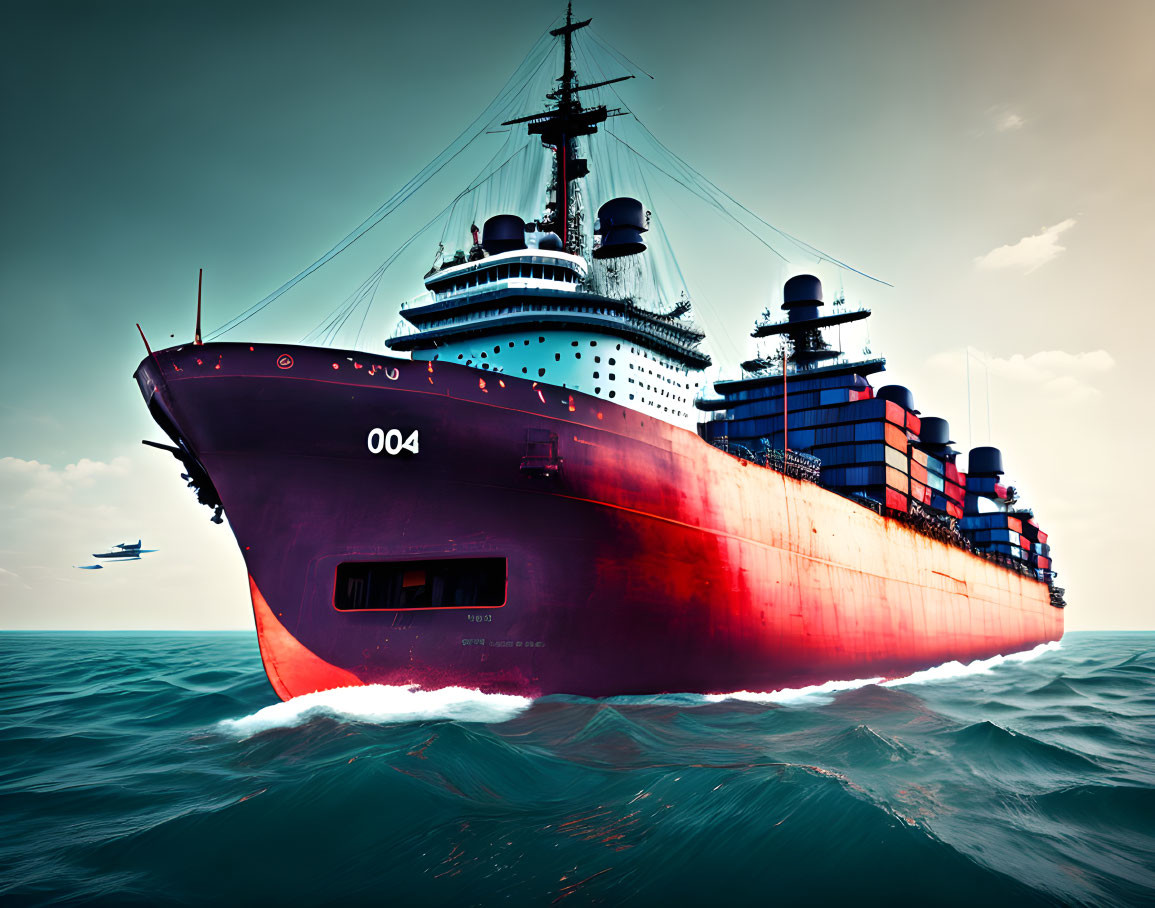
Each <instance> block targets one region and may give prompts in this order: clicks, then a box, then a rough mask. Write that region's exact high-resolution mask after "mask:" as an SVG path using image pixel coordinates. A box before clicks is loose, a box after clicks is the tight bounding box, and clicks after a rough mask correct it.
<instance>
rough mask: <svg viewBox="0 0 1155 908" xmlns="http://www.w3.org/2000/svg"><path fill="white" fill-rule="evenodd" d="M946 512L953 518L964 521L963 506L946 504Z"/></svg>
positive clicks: (950, 502) (951, 503)
mask: <svg viewBox="0 0 1155 908" xmlns="http://www.w3.org/2000/svg"><path fill="white" fill-rule="evenodd" d="M946 512H947V514H949V515H950V516H951V517H957V518H959V519H960V520H961V519H962V515H963V509H962V505H958V504H955V503H954V502H953V501H948V502H947V503H946Z"/></svg>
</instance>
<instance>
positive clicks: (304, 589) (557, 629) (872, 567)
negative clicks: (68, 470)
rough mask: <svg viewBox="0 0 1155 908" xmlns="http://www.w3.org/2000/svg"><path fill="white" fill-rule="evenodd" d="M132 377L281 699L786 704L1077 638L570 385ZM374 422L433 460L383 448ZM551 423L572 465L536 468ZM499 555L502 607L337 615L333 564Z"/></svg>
mask: <svg viewBox="0 0 1155 908" xmlns="http://www.w3.org/2000/svg"><path fill="white" fill-rule="evenodd" d="M137 379H138V382H139V384H140V387H141V390H142V393H143V394H144V396H145V399H146V401H148V402H149V405H150V409H151V410H152V412H153V414H154V416H155V417H156V418H157V419H158V422H159V423H160V424H161V425H162V427H163V428H165V429H166V431H167V432H168V433H169V434H170V435H171V436H172V437H173V438H174V440H178V439H179V440H180V441H181V443H182V444H184V445H185V446H186V447H187V449H188V451H190V452H191V453H192V454H193V455H194V456H195V458H196V460H197V461H199V464H200V465H201V466H203V468H204V470H205V471H206V472H207V474H208V476H209V477H211V480H212V483H213V485H214V486H215V489H216V491H217V492H218V493H219V496H220V500H221V502H222V503H223V505H224V508H225V511H226V513H227V515H228V518H229V523H230V526H231V527H232V530H233V532H234V534H235V535H236V538H237V542H238V544H239V545H240V549H241V552H242V554H243V556H244V559H245V563H246V566H247V568H248V573H249V582H250V590H251V593H252V598H253V606H254V612H255V615H256V623H257V630H258V634H259V636H260V645H261V654H262V657H263V659H264V664H265V668H266V670H267V672H268V675H269V679H270V681H271V682H272V685H273V687H274V689H275V690H276V692H277V693H278V695H280V696H281V697H283V698H288V697H292V696H297V695H300V694H305V693H310V692H312V691H315V690H320V689H325V688H330V687H339V686H345V685H350V684H373V683H382V684H419V685H422V686H425V687H444V686H448V685H460V686H464V687H470V688H478V689H481V690H483V691H493V692H505V693H510V692H513V693H522V694H530V695H539V694H548V693H572V694H582V695H588V696H602V695H612V694H637V693H654V692H662V691H696V692H723V691H734V690H773V689H780V688H783V687H797V686H801V685H805V684H811V683H819V682H823V681H827V680H831V679H850V678H863V677H876V676H896V675H900V674H904V673H907V672H910V671H912V670H916V669H919V668H925V667H928V666H931V665H935V664H938V663H941V662H944V661H948V660H951V659H957V660H960V661H964V662H965V661H969V660H973V659H979V658H984V657H989V656H993V655H996V654H999V653H1009V652H1014V651H1018V650H1023V649H1028V648H1030V647H1032V646H1035V645H1037V644H1039V643H1043V642H1046V641H1051V640H1057V639H1059V638H1060V637H1061V636H1062V633H1063V612H1062V610H1061V609H1058V608H1055V607H1053V606H1052V605H1051V604H1050V598H1049V591H1048V588H1047V586H1046V585H1045V584H1043V583H1041V582H1038V581H1036V580H1033V579H1030V578H1027V577H1024V576H1021V575H1019V574H1016V573H1014V572H1012V571H1009V570H1006V569H1004V568H1002V567H1000V566H998V565H996V564H994V563H991V562H989V561H986V560H984V559H981V558H979V557H977V556H974V555H971V554H970V553H968V552H965V551H963V550H962V549H959V548H956V547H953V546H950V545H947V544H944V543H942V542H939V541H936V540H933V539H930V538H928V537H926V536H923V535H921V534H919V533H918V532H916V531H914V530H913V529H911V528H909V527H907V526H906V525H904V524H902V523H899V522H896V521H893V520H889V519H887V518H884V517H881V516H879V515H878V514H875V513H873V512H872V511H870V510H867V509H866V508H863V507H861V506H859V505H857V504H855V503H853V502H851V501H849V500H847V499H845V498H843V497H841V496H839V495H837V494H835V493H833V492H830V491H828V490H825V489H823V488H821V487H819V486H816V485H813V484H809V483H804V482H800V481H797V480H794V479H791V478H788V477H785V476H783V475H781V474H779V473H776V472H774V471H771V470H769V469H766V468H763V467H760V466H757V465H754V464H750V463H747V462H745V461H741V460H738V459H736V458H734V457H732V456H730V455H728V454H725V453H723V452H722V451H719V450H717V449H715V448H713V447H711V446H710V445H708V444H707V443H706V442H704V441H703V440H702V439H700V438H699V437H698V436H697V435H695V434H694V433H692V432H689V431H686V430H684V429H681V428H677V427H675V426H672V425H670V424H667V423H665V422H662V421H659V420H655V419H653V418H651V417H647V416H642V415H640V414H639V413H637V412H635V411H633V410H629V409H626V408H624V407H619V406H616V405H614V404H613V403H609V402H606V401H603V400H599V399H597V398H593V397H588V396H585V395H582V394H580V393H576V392H573V393H571V392H569V391H567V390H565V389H562V388H556V387H552V386H548V385H540V384H535V383H533V382H530V381H528V380H525V379H519V378H514V377H511V376H506V375H498V374H495V373H487V372H478V371H477V370H474V369H467V368H464V367H461V366H456V365H451V364H447V363H440V362H435V363H426V362H418V361H413V362H411V361H408V360H397V359H392V358H388V357H373V356H366V355H364V354H360V353H352V352H349V351H331V350H324V349H318V348H307V347H274V346H270V345H251V346H250V345H247V344H208V345H204V346H199V347H183V348H174V349H171V350H165V351H160V352H158V353H156V354H155V355H154V356H152V357H150V358H149V359H146V360H145V361H144V362H143V363H141V365H140V367H139V368H138V370H137ZM374 428H381V429H382V430H385V431H387V430H388V429H390V428H397V429H400V430H402V431H403V433H404V434H405V435H408V434H409V433H410V432H411V431H413V430H416V431H417V432H418V433H419V437H420V448H419V452H418V453H415V454H413V453H410V452H401V453H400V455H399V456H390V455H389V454H388V453H386V454H380V453H379V454H376V455H375V454H373V453H371V452H370V449H369V446H368V444H367V439H368V436H369V433H370V431H371V430H372V429H374ZM549 432H552V433H554V434H556V436H557V440H558V452H557V453H558V455H559V457H560V459H561V464H560V468H559V469H558V470H557V471H556V473H549V472H546V471H544V470H525V469H522V459H523V457H524V456H525V455H526V453H527V437H529V436H532V435H533V433H539V434H540V433H549ZM534 437H536V436H534ZM482 557H490V558H503V559H506V565H507V568H506V584H507V585H506V590H505V596H504V604H500V606H499V607H491V608H482V607H477V608H472V607H471V608H449V607H445V608H414V609H383V610H359V611H342V610H339V609H338V608H336V607H335V604H334V603H335V598H334V597H335V590H336V585H337V579H336V578H337V576H338V572H339V566H340V565H342V564H349V563H355V562H378V563H389V562H405V563H411V562H421V561H425V560H434V561H435V560H439V559H472V558H482Z"/></svg>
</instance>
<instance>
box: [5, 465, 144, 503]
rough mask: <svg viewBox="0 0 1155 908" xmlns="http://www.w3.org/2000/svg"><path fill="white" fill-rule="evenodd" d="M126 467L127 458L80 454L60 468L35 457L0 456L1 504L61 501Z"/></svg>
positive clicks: (123, 472)
mask: <svg viewBox="0 0 1155 908" xmlns="http://www.w3.org/2000/svg"><path fill="white" fill-rule="evenodd" d="M128 469H129V462H128V458H127V457H117V458H115V459H113V460H112V461H111V462H109V463H104V462H103V461H100V460H90V459H88V458H87V457H82V458H81V459H80V460H78V461H77V462H76V463H70V464H68V465H67V466H65V467H64V468H63V469H56V468H55V467H53V466H52V465H51V464H46V463H41V462H40V461H38V460H22V459H21V458H19V457H0V504H6V505H12V504H14V503H16V502H24V503H28V504H53V503H60V502H64V501H67V500H68V498H69V496H70V495H71V494H72V493H73V492H74V491H75V490H77V489H83V488H89V487H91V486H92V485H94V484H95V483H96V482H98V481H103V480H107V479H119V478H121V477H123V476H126V475H127V474H128Z"/></svg>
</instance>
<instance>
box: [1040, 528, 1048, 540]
mask: <svg viewBox="0 0 1155 908" xmlns="http://www.w3.org/2000/svg"><path fill="white" fill-rule="evenodd" d="M1046 541H1047V534H1046V533H1044V532H1043V531H1042V530H1039V542H1046Z"/></svg>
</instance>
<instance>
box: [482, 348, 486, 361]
mask: <svg viewBox="0 0 1155 908" xmlns="http://www.w3.org/2000/svg"><path fill="white" fill-rule="evenodd" d="M486 355H487V354H486V352H485V351H484V350H482V351H481V358H482V359H485V357H486Z"/></svg>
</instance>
